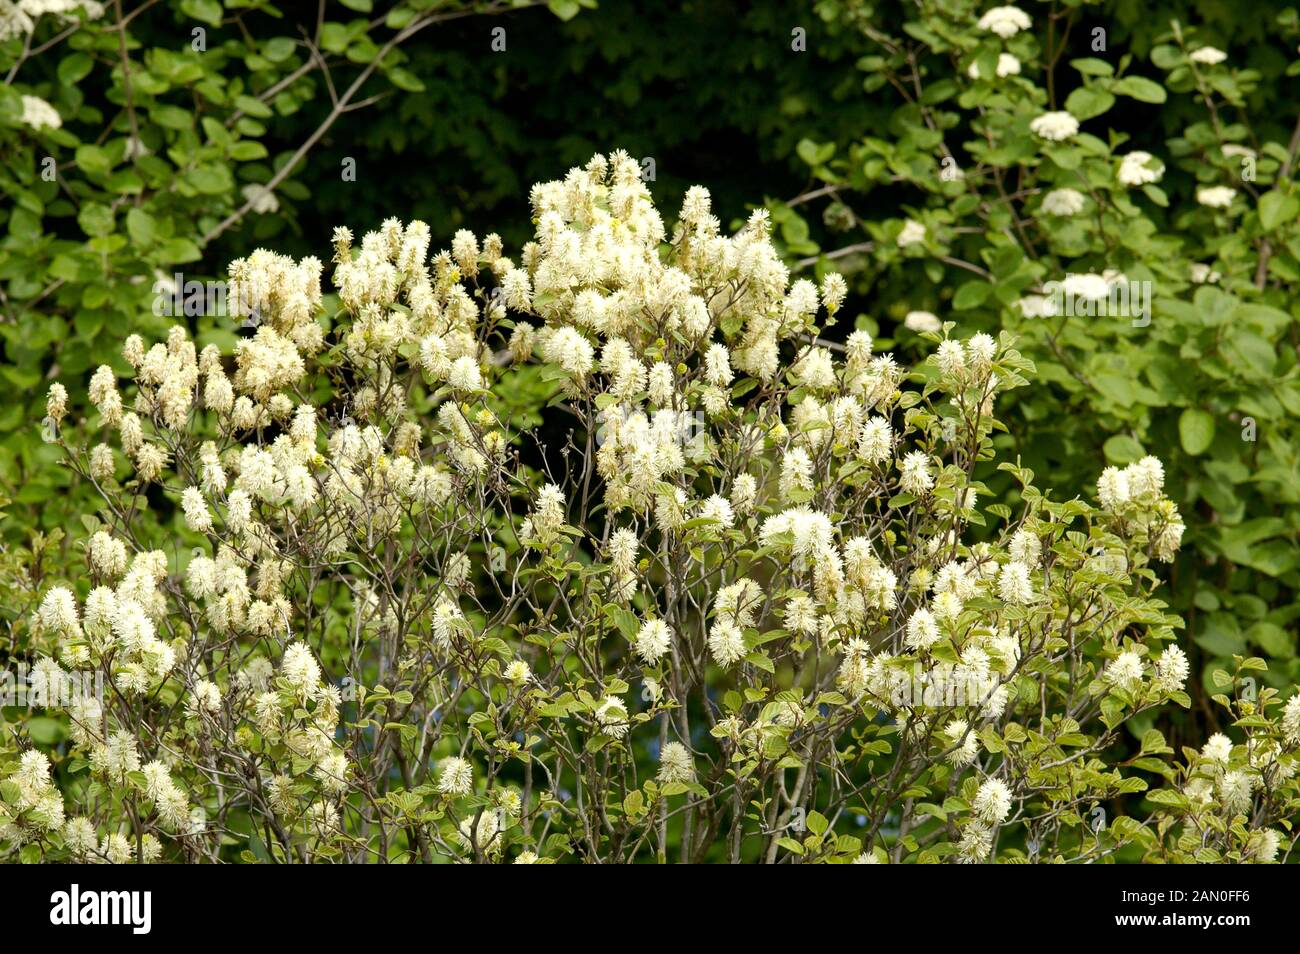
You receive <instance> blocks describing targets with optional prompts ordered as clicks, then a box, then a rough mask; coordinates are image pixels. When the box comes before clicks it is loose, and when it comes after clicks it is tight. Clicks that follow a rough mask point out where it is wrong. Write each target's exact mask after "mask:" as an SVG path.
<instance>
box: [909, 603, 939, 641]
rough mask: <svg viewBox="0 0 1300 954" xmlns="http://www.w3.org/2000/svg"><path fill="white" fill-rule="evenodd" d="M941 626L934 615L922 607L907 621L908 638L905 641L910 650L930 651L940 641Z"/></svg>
mask: <svg viewBox="0 0 1300 954" xmlns="http://www.w3.org/2000/svg"><path fill="white" fill-rule="evenodd" d="M939 637H940V633H939V624H938V623H937V622H935V618H934V614H933V613H931V612H930V611H929V610H928V609H925V608H924V607H922V608H921V609H918V610H917V611H916V612H915V613H913V614H912V618H911V619H909V620H908V621H907V636H906V638H905V639H904V640H903V641H904V643H906V644H907V647H908V648H909V649H916V650H923V649H929V648H930V647H931V646H933V645H934V644H935V643H937V642H938V641H939Z"/></svg>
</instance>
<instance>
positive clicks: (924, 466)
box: [898, 451, 934, 497]
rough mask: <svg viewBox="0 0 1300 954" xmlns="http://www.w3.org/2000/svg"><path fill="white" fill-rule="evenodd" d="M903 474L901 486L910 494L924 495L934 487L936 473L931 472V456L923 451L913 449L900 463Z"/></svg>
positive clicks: (900, 480)
mask: <svg viewBox="0 0 1300 954" xmlns="http://www.w3.org/2000/svg"><path fill="white" fill-rule="evenodd" d="M898 469H899V471H900V474H901V476H900V477H899V486H901V487H902V488H903V489H904V490H905V491H907V492H908V493H909V494H914V495H915V496H918V497H920V496H924V495H925V494H928V493H929V492H930V490H931V488H932V487H934V475H933V474H932V473H930V458H929V457H927V456H926V455H925V453H924V452H922V451H912V452H910V453H909V454H908V455H907V456H906V457H904V458H903V459H902V460H901V461H900V462H899V464H898Z"/></svg>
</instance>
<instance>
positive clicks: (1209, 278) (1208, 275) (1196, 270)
mask: <svg viewBox="0 0 1300 954" xmlns="http://www.w3.org/2000/svg"><path fill="white" fill-rule="evenodd" d="M1188 277H1189V278H1190V279H1191V280H1192V284H1194V285H1212V284H1214V283H1215V282H1217V281H1218V280H1219V279H1220V278H1222V277H1223V276H1222V275H1220V274H1219V273H1218V272H1216V271H1215V270H1214V269H1213V267H1211V266H1209V265H1206V264H1205V263H1204V262H1192V264H1191V265H1190V266H1189V267H1188Z"/></svg>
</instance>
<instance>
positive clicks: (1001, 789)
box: [971, 778, 1011, 825]
mask: <svg viewBox="0 0 1300 954" xmlns="http://www.w3.org/2000/svg"><path fill="white" fill-rule="evenodd" d="M971 807H972V808H974V809H975V814H976V815H978V816H979V817H980V818H981V819H982V820H983V821H986V822H988V823H989V824H990V825H999V824H1001V823H1002V822H1004V821H1006V819H1007V815H1009V814H1010V813H1011V789H1009V788H1007V784H1006V782H1004V781H1002V780H1001V779H997V778H989V779H985V780H984V782H983V783H982V784H981V785H980V787H979V790H978V791H977V792H976V793H975V800H974V802H973V803H972V804H971Z"/></svg>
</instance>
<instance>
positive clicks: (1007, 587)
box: [998, 560, 1034, 606]
mask: <svg viewBox="0 0 1300 954" xmlns="http://www.w3.org/2000/svg"><path fill="white" fill-rule="evenodd" d="M998 596H999V597H1001V598H1002V600H1003V601H1004V602H1007V603H1013V604H1015V605H1017V606H1024V605H1025V604H1026V603H1032V602H1033V600H1034V584H1033V582H1032V581H1031V580H1030V578H1029V567H1027V566H1025V565H1024V564H1023V563H1020V562H1019V561H1017V560H1012V561H1011V562H1010V563H1008V564H1007V565H1006V566H1004V567H1003V568H1002V571H1001V572H1000V573H999V574H998Z"/></svg>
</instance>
